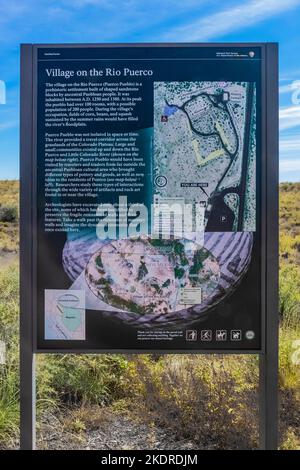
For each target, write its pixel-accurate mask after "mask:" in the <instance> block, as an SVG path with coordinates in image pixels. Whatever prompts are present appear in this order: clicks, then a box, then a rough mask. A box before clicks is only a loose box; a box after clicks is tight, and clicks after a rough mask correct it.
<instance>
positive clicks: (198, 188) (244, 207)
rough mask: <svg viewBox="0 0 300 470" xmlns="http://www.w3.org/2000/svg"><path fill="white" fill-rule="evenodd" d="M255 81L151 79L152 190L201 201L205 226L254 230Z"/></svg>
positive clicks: (191, 200)
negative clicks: (152, 116)
mask: <svg viewBox="0 0 300 470" xmlns="http://www.w3.org/2000/svg"><path fill="white" fill-rule="evenodd" d="M255 120H256V115H255V86H254V83H246V82H155V83H154V162H153V167H154V172H155V175H154V183H155V194H156V195H158V196H159V197H160V198H162V200H163V199H164V198H180V197H181V198H184V200H185V203H193V202H198V203H199V202H202V204H203V205H204V206H205V207H206V211H205V227H206V230H207V231H233V232H234V231H255V228H256V227H255V209H256V207H255V198H256V196H255V194H256V187H255V163H256V162H255V156H256V153H255V152H256V141H255V130H256V122H255Z"/></svg>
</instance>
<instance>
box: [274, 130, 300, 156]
mask: <svg viewBox="0 0 300 470" xmlns="http://www.w3.org/2000/svg"><path fill="white" fill-rule="evenodd" d="M279 150H280V152H281V153H285V154H286V153H291V152H298V153H299V158H300V135H299V136H291V137H284V138H280V139H279Z"/></svg>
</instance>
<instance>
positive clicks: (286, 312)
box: [279, 264, 300, 328]
mask: <svg viewBox="0 0 300 470" xmlns="http://www.w3.org/2000/svg"><path fill="white" fill-rule="evenodd" d="M279 291H280V292H279V293H280V295H279V311H280V316H281V320H282V324H283V327H284V328H287V327H289V328H293V327H295V328H296V327H298V326H300V269H299V267H298V266H296V265H290V264H284V265H282V266H281V268H280V272H279Z"/></svg>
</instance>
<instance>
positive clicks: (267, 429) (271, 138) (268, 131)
mask: <svg viewBox="0 0 300 470" xmlns="http://www.w3.org/2000/svg"><path fill="white" fill-rule="evenodd" d="M145 46H146V47H147V46H149V47H166V46H168V47H187V46H189V47H206V48H207V47H220V48H221V47H224V48H226V47H260V49H261V54H262V60H261V63H262V70H261V77H262V103H261V115H262V119H261V122H262V129H261V137H262V141H261V146H262V148H261V150H262V168H261V197H262V203H261V204H262V207H261V214H262V246H261V261H262V262H261V272H262V286H261V290H262V348H261V350H260V351H256V350H249V351H247V350H234V349H232V350H221V349H219V350H200V351H199V350H198V351H197V350H195V351H186V350H175V351H172V350H168V351H165V350H157V352H159V353H160V354H164V353H187V352H188V353H194V354H207V353H209V354H216V353H217V354H245V353H248V354H259V368H260V440H261V448H263V449H274V448H277V419H278V418H277V407H278V403H277V382H278V379H277V375H278V48H277V44H276V43H221V44H218V43H213V44H201V43H200V44H198V43H196V44H195V43H193V44H189V43H179V44H177V43H171V44H168V43H164V44H155V43H149V44H145V43H143V44H42V45H32V44H24V45H22V46H21V105H20V106H21V108H20V117H21V131H20V146H21V149H20V166H21V174H20V194H21V196H20V198H21V210H20V282H21V285H20V311H21V312H20V383H21V397H20V398H21V447H22V448H24V449H31V448H34V446H35V353H43V352H44V353H57V352H62V353H99V354H100V353H139V352H143V353H147V352H149V351H147V350H143V351H140V350H127V349H126V350H123V349H120V350H117V349H114V350H101V351H99V350H78V349H76V350H72V349H64V350H60V351H57V350H43V349H37V344H36V301H35V300H36V275H37V273H36V254H35V240H36V236H37V234H36V211H35V207H36V206H35V204H36V197H37V194H36V177H35V168H36V106H37V103H36V100H37V97H36V87H37V75H36V61H37V51H38V49H39V48H47V47H59V48H70V47H72V48H82V47H96V48H101V47H105V48H112V47H145ZM150 352H153V350H151V351H150Z"/></svg>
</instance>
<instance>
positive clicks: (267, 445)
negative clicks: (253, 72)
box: [259, 43, 279, 450]
mask: <svg viewBox="0 0 300 470" xmlns="http://www.w3.org/2000/svg"><path fill="white" fill-rule="evenodd" d="M277 57H278V50H277V44H274V43H270V44H267V45H266V76H267V80H266V83H267V85H268V86H267V88H266V113H267V120H266V128H265V132H266V134H265V135H266V162H267V172H266V175H265V187H266V234H265V235H266V267H267V268H266V272H265V296H266V297H265V325H264V326H265V328H264V330H265V332H264V340H265V350H264V352H263V353H262V354H261V355H260V357H259V381H260V383H259V389H260V390H259V393H260V410H259V411H260V448H261V449H264V450H273V449H275V450H276V449H277V448H278V268H279V267H278V214H279V207H278V180H279V178H278V59H277Z"/></svg>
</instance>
